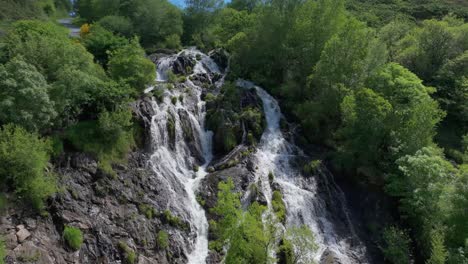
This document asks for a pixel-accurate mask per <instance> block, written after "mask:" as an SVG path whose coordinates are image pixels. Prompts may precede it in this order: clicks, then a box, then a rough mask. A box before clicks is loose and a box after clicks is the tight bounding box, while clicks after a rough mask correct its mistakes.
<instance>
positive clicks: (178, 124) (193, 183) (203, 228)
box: [147, 49, 223, 264]
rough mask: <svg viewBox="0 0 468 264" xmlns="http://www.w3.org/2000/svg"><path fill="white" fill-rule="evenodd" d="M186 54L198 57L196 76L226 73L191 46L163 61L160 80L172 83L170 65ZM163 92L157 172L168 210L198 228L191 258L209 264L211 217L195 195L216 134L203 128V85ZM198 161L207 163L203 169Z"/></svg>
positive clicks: (155, 131) (157, 105) (157, 106)
mask: <svg viewBox="0 0 468 264" xmlns="http://www.w3.org/2000/svg"><path fill="white" fill-rule="evenodd" d="M182 53H183V56H184V57H186V58H190V59H191V60H193V61H195V60H197V59H198V60H197V62H196V64H195V67H194V68H193V72H194V73H193V75H195V74H215V75H218V76H222V75H221V72H220V70H219V69H218V67H217V65H216V63H214V62H213V61H212V60H211V58H210V57H208V56H207V55H205V54H202V53H201V52H199V51H197V50H195V49H188V50H183V51H182V52H181V53H179V54H177V55H173V56H167V57H163V58H161V59H160V60H159V61H158V65H157V66H158V67H157V73H158V78H157V82H159V83H161V82H167V80H168V71H169V70H170V69H171V65H172V64H173V63H174V61H175V60H176V59H177V57H178V56H179V55H181V54H182ZM222 82H223V78H220V79H219V80H218V81H217V82H216V85H221V84H222ZM159 85H163V84H159ZM167 85H169V84H167ZM168 87H169V86H168ZM152 89H158V88H157V87H152V88H150V89H148V90H147V91H148V92H149V91H151V90H152ZM164 90H165V91H164V95H163V99H162V101H161V102H158V101H157V100H156V99H155V100H153V108H154V110H155V115H154V116H153V119H152V141H153V151H154V152H153V154H152V156H151V164H152V167H153V170H154V172H155V173H156V174H157V175H158V176H159V177H161V178H162V179H164V180H165V181H166V186H167V188H170V189H171V190H170V193H171V195H172V197H167V203H168V204H167V208H168V209H170V210H171V211H173V212H176V213H177V215H179V216H180V217H182V218H183V219H184V220H186V221H187V222H189V223H190V226H191V230H192V231H193V232H194V233H193V237H195V238H194V239H193V241H191V244H192V245H191V247H187V248H186V249H185V251H186V254H187V258H188V262H189V263H192V264H198V263H205V262H206V258H207V256H208V221H207V218H206V216H205V212H204V210H203V208H202V207H201V206H200V204H199V203H198V202H197V199H196V195H195V193H196V190H197V189H198V186H199V184H200V181H201V180H202V179H203V178H204V177H205V176H206V175H207V172H206V167H207V166H208V164H209V163H210V161H211V159H212V151H211V148H212V143H211V142H212V133H211V132H209V131H206V130H205V127H204V123H205V103H204V102H203V101H202V100H201V99H200V98H201V93H202V88H201V87H199V86H197V85H195V84H194V83H193V82H192V81H190V79H187V80H186V81H185V83H184V85H183V86H181V87H177V86H176V87H173V88H172V89H164ZM198 164H203V165H202V166H200V167H198Z"/></svg>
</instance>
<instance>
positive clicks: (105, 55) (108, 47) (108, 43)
mask: <svg viewBox="0 0 468 264" xmlns="http://www.w3.org/2000/svg"><path fill="white" fill-rule="evenodd" d="M81 40H82V43H83V45H84V46H85V47H86V49H87V50H88V51H89V52H91V53H92V54H93V55H94V59H95V60H96V61H98V62H99V63H100V64H101V65H104V66H105V65H107V62H108V60H109V54H110V52H113V51H115V50H117V49H119V48H121V47H123V46H125V45H128V40H127V39H125V38H124V37H120V36H116V35H114V34H113V33H112V32H111V31H109V30H107V29H105V28H103V27H102V26H100V25H99V24H93V25H91V27H90V29H89V32H88V33H87V34H83V37H82V38H81Z"/></svg>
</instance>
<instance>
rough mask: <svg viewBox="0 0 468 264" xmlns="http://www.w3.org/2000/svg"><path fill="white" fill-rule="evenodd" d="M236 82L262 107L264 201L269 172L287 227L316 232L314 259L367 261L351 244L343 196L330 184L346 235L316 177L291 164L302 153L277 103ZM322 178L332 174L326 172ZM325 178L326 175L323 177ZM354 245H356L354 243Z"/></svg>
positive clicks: (260, 154)
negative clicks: (284, 129)
mask: <svg viewBox="0 0 468 264" xmlns="http://www.w3.org/2000/svg"><path fill="white" fill-rule="evenodd" d="M237 85H238V86H240V87H243V88H247V89H250V88H255V90H256V92H257V94H258V96H259V98H261V100H262V102H263V109H264V113H265V118H266V122H267V127H266V129H265V131H264V133H263V135H262V137H261V140H260V143H259V146H258V149H257V152H256V154H255V159H256V164H257V169H256V172H255V175H256V180H257V181H259V183H260V186H261V187H262V191H263V193H264V194H265V196H266V199H267V203H268V205H269V207H270V208H271V197H272V190H271V186H270V183H269V179H268V174H269V173H270V172H272V173H273V175H274V176H275V179H274V184H276V185H277V186H279V189H280V190H281V193H282V194H283V200H284V202H285V204H286V208H287V216H286V226H301V225H306V226H308V227H309V228H310V229H311V230H312V232H313V233H314V234H315V240H316V241H315V242H316V243H317V244H318V246H319V249H318V251H317V252H316V253H315V254H314V256H313V258H314V259H315V261H317V262H319V261H321V262H325V263H336V262H335V261H336V259H337V260H339V262H340V263H356V262H358V263H366V262H368V261H367V260H366V258H365V248H364V247H363V246H362V244H361V243H359V241H358V243H352V242H353V241H355V240H358V239H357V236H356V235H355V233H354V230H353V228H352V226H351V225H350V222H349V216H348V215H347V212H346V207H345V205H344V204H343V203H344V196H343V195H342V192H341V191H340V190H339V188H338V187H337V186H336V185H329V188H330V189H332V191H333V192H334V196H335V197H330V198H331V199H339V201H338V202H339V203H341V205H342V208H341V209H342V210H345V211H344V212H343V213H344V214H345V215H346V218H347V220H348V222H346V223H344V224H345V225H348V226H347V229H348V234H347V236H345V237H341V236H339V235H338V232H337V230H336V229H335V225H334V223H333V221H331V220H329V218H330V215H329V213H328V211H327V209H326V206H325V201H324V200H323V199H322V198H321V196H320V195H319V190H318V188H317V180H318V179H316V178H311V179H305V178H304V177H303V176H302V175H301V172H300V170H298V169H297V168H295V167H294V166H291V161H292V159H294V158H296V157H298V156H301V157H304V156H305V155H304V153H303V152H302V151H301V149H299V148H298V147H297V146H295V145H294V144H292V143H290V142H288V141H287V140H286V139H285V138H284V137H283V134H282V131H281V130H280V120H281V118H282V114H281V110H280V107H279V105H278V102H277V101H276V100H275V99H274V98H273V97H272V96H271V95H269V94H268V93H267V92H266V91H265V90H263V89H262V88H260V87H258V86H255V85H254V84H253V83H251V82H247V81H243V80H240V81H238V82H237ZM325 177H332V176H331V175H325ZM325 179H326V178H325ZM356 244H357V246H356ZM326 251H328V253H329V254H333V258H334V259H335V260H333V262H329V261H330V260H324V259H323V256H324V253H325V252H326Z"/></svg>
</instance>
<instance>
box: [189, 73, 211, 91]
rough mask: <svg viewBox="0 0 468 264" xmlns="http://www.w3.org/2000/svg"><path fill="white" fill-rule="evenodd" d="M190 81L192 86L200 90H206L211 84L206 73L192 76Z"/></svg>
mask: <svg viewBox="0 0 468 264" xmlns="http://www.w3.org/2000/svg"><path fill="white" fill-rule="evenodd" d="M190 80H191V81H192V82H193V84H195V85H196V86H200V87H202V88H208V87H209V86H210V85H211V84H212V82H211V77H210V76H209V75H208V74H206V73H198V74H195V75H192V76H190Z"/></svg>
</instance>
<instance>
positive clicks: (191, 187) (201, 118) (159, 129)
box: [147, 49, 366, 264]
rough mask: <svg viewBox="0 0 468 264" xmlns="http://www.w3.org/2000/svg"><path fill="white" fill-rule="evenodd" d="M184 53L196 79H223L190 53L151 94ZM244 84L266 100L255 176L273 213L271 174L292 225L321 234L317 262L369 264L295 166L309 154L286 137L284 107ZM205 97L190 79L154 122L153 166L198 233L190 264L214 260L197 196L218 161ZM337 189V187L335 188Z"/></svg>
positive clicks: (164, 63)
mask: <svg viewBox="0 0 468 264" xmlns="http://www.w3.org/2000/svg"><path fill="white" fill-rule="evenodd" d="M182 53H185V55H188V56H190V57H192V58H196V57H199V58H201V59H200V60H199V61H198V62H197V63H196V65H195V67H194V74H198V73H204V74H205V73H207V74H211V73H216V74H220V70H219V68H218V66H217V65H216V63H214V61H213V60H211V59H210V58H209V57H208V56H206V55H205V54H202V53H201V52H199V51H197V50H195V49H187V50H183V51H182V52H181V53H179V54H177V55H172V56H167V57H163V58H161V59H160V60H159V61H158V64H157V66H158V67H157V73H158V77H157V82H158V83H159V84H158V85H156V86H155V87H150V88H149V89H147V91H148V92H149V91H151V90H152V89H160V88H158V87H159V86H160V85H164V83H165V82H167V78H168V75H167V73H168V70H169V69H170V67H171V65H172V64H173V63H174V61H175V60H176V58H177V56H179V55H181V54H182ZM197 55H198V56H197ZM222 82H223V78H222V79H221V80H220V81H218V83H216V85H217V86H218V87H219V85H221V84H222ZM238 85H239V86H241V87H244V88H255V89H256V91H257V94H258V95H259V97H260V98H261V100H262V101H263V107H264V112H265V116H266V121H267V127H266V129H265V131H264V133H263V135H262V138H261V141H260V144H259V146H258V149H257V152H256V154H255V159H256V164H257V169H256V172H255V174H256V181H258V182H259V186H261V189H262V191H263V193H264V195H265V197H266V199H267V202H268V205H269V207H270V208H271V197H272V190H271V186H270V184H269V181H268V173H269V172H270V171H271V172H273V174H274V175H275V180H274V181H275V182H276V183H277V184H278V185H279V188H280V190H281V192H282V193H283V198H284V201H285V203H286V208H287V223H286V225H287V226H293V225H294V226H300V225H307V226H308V227H309V228H310V229H311V230H312V231H313V233H314V234H315V237H316V242H317V244H318V245H319V250H318V251H317V252H315V253H314V254H313V258H314V259H315V260H316V261H319V260H320V258H321V256H322V254H323V253H324V252H325V251H326V250H327V251H331V252H333V256H334V257H336V258H338V259H339V260H340V262H341V263H356V262H358V263H366V260H365V257H364V252H365V251H364V249H362V248H361V247H360V246H358V247H356V246H351V245H350V243H349V240H348V239H347V238H346V237H340V236H339V235H338V234H337V233H338V232H337V230H336V228H335V226H334V224H333V223H332V221H330V220H329V219H330V216H329V215H328V213H327V209H326V206H325V201H323V200H322V198H320V196H319V190H318V189H317V182H316V178H310V179H304V177H302V175H301V174H300V171H299V170H298V169H296V168H295V167H294V166H292V165H291V161H292V160H293V159H294V158H296V157H298V156H304V154H303V153H302V152H301V150H300V149H299V148H298V147H296V146H295V145H294V144H291V143H290V142H288V141H287V140H286V139H285V138H284V137H283V134H282V132H281V130H280V120H281V118H282V114H281V110H280V107H279V105H278V102H277V101H276V100H275V99H274V98H273V97H271V96H270V95H269V94H268V93H267V92H265V91H264V90H263V89H261V88H260V87H257V86H255V85H253V84H252V83H249V82H245V81H240V82H239V83H238ZM201 93H202V88H201V87H198V86H196V85H195V84H194V83H192V82H191V81H190V80H187V81H186V82H185V87H182V88H175V89H172V90H166V91H165V93H164V100H163V102H160V103H158V102H156V101H154V102H153V104H154V110H155V115H154V117H153V120H152V137H153V148H154V153H153V155H152V157H151V161H152V166H153V169H154V171H155V173H156V174H158V175H159V176H160V177H161V178H162V179H163V180H164V181H165V183H164V186H167V188H168V189H170V190H169V191H170V193H171V197H167V208H168V209H170V210H171V212H173V213H174V214H176V215H178V216H179V217H181V218H182V219H184V220H185V221H187V222H189V223H190V226H191V231H192V232H193V233H192V234H191V236H190V237H193V238H194V239H191V238H188V240H189V242H190V245H189V246H187V248H186V249H185V253H186V255H187V258H188V263H191V264H201V263H206V258H207V256H208V222H207V219H206V215H205V212H204V210H203V208H202V207H201V206H200V205H199V204H198V202H197V200H196V191H197V189H198V187H199V184H200V182H201V181H202V180H203V178H204V177H205V176H206V175H207V172H206V167H207V166H208V164H209V163H210V161H211V160H212V152H211V148H212V133H211V132H208V131H205V127H204V123H205V114H206V113H205V103H204V102H203V101H202V100H201V99H200V96H201ZM180 95H183V97H184V99H183V102H180V100H178V101H177V103H176V104H175V105H174V104H173V103H172V102H171V98H173V97H179V96H180ZM170 120H173V123H174V127H175V142H171V140H170V133H169V131H168V128H167V126H168V123H170ZM184 124H185V127H187V124H189V125H188V126H189V127H190V129H189V130H190V131H191V133H192V134H193V135H194V136H193V140H192V142H191V141H190V140H186V138H184V129H183V126H184ZM186 130H187V128H186ZM197 157H202V159H203V161H200V160H197ZM200 163H203V165H202V166H200V168H199V170H198V172H196V173H195V172H194V170H193V168H194V165H197V164H200ZM333 188H334V186H332V187H330V189H333ZM333 195H334V197H331V198H333V199H339V200H340V201H341V200H343V199H344V197H342V193H340V192H338V191H335V192H334V193H333ZM349 233H350V236H352V237H353V238H354V232H353V231H352V230H350V232H349ZM181 239H184V238H181ZM186 239H187V238H186ZM272 252H273V251H272ZM357 260H358V261H357Z"/></svg>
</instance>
